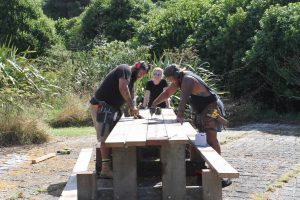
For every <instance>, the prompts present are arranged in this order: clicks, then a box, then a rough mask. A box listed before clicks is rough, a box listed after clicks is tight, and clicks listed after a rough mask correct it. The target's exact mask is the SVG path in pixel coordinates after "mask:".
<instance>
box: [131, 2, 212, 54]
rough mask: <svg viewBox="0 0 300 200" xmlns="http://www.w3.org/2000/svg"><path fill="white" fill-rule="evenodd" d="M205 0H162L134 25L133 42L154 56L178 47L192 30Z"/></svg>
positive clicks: (206, 6)
mask: <svg viewBox="0 0 300 200" xmlns="http://www.w3.org/2000/svg"><path fill="white" fill-rule="evenodd" d="M208 2H209V1H208V0H201V1H199V0H197V1H195V0H188V1H187V0H179V1H166V2H165V3H163V4H159V5H160V6H157V7H156V8H153V9H152V10H151V11H150V12H149V13H147V14H145V15H143V17H142V19H141V20H140V21H139V22H137V23H136V27H137V31H136V36H135V37H136V40H138V41H139V42H140V43H141V44H146V45H150V46H151V47H152V50H153V51H154V52H156V53H159V54H160V53H162V52H163V51H164V49H168V48H170V49H172V48H179V47H181V45H182V44H183V43H184V42H185V40H186V39H187V38H188V36H189V35H191V34H192V33H193V32H194V31H195V29H196V22H197V20H198V18H199V17H200V16H201V14H203V13H204V12H205V11H206V10H207V9H208V6H209V4H208Z"/></svg>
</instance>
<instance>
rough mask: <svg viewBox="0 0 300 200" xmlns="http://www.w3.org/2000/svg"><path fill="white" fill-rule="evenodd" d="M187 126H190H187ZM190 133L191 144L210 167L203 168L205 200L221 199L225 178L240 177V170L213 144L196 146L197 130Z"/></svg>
mask: <svg viewBox="0 0 300 200" xmlns="http://www.w3.org/2000/svg"><path fill="white" fill-rule="evenodd" d="M187 128H190V127H188V126H187ZM189 133H190V134H189V135H188V137H189V139H190V143H191V145H192V146H193V147H194V149H196V151H197V153H198V154H199V155H200V156H201V157H202V158H203V159H204V161H205V162H206V163H207V165H208V166H209V169H203V170H202V186H203V199H204V200H221V199H222V184H221V180H222V179H223V178H239V172H238V171H237V170H236V169H234V168H233V167H232V166H231V165H230V164H229V163H228V162H227V161H226V160H225V159H224V158H223V157H222V156H221V155H220V154H218V153H217V152H216V151H215V150H214V149H213V148H212V147H211V146H209V145H207V146H205V147H200V146H196V145H195V143H194V141H195V135H196V132H195V131H192V130H191V131H190V132H189Z"/></svg>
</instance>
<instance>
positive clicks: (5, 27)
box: [0, 0, 58, 54]
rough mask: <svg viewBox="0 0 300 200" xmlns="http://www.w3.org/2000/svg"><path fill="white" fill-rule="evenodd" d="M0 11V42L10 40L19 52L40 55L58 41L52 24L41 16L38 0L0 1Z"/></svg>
mask: <svg viewBox="0 0 300 200" xmlns="http://www.w3.org/2000/svg"><path fill="white" fill-rule="evenodd" d="M0 10H1V13H0V19H1V20H0V27H1V29H0V42H2V43H3V42H4V41H6V40H7V39H9V38H11V42H12V43H13V44H14V45H15V46H16V47H17V48H18V50H19V51H21V52H22V51H25V50H26V49H31V50H36V51H37V53H38V54H42V53H44V51H45V49H47V48H49V47H50V46H51V45H53V44H55V43H56V42H57V41H58V40H57V36H56V32H55V28H54V22H53V21H52V20H50V19H48V18H47V17H46V16H45V15H44V14H43V11H42V9H41V5H40V2H39V1H38V0H11V1H0ZM4 19H5V20H4Z"/></svg>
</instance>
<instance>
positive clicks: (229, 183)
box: [222, 178, 232, 188]
mask: <svg viewBox="0 0 300 200" xmlns="http://www.w3.org/2000/svg"><path fill="white" fill-rule="evenodd" d="M231 184H232V181H231V180H230V179H229V178H228V179H222V188H224V187H227V186H229V185H231Z"/></svg>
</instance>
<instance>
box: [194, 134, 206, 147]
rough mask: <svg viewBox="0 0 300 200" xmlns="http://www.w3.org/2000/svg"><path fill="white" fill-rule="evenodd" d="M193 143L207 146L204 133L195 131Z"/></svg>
mask: <svg viewBox="0 0 300 200" xmlns="http://www.w3.org/2000/svg"><path fill="white" fill-rule="evenodd" d="M195 145H197V146H201V147H205V146H207V141H206V133H197V134H196V136H195Z"/></svg>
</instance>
